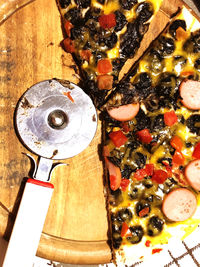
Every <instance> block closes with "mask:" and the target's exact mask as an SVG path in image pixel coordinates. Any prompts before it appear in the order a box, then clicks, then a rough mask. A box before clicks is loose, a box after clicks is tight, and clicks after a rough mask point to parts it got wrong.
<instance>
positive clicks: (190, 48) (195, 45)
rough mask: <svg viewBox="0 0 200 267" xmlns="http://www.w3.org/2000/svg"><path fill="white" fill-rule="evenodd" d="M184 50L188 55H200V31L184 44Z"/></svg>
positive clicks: (192, 34)
mask: <svg viewBox="0 0 200 267" xmlns="http://www.w3.org/2000/svg"><path fill="white" fill-rule="evenodd" d="M183 49H184V50H185V51H186V52H187V53H199V52H200V30H198V31H196V32H194V33H191V36H190V38H189V39H188V40H187V41H186V42H185V43H184V45H183Z"/></svg>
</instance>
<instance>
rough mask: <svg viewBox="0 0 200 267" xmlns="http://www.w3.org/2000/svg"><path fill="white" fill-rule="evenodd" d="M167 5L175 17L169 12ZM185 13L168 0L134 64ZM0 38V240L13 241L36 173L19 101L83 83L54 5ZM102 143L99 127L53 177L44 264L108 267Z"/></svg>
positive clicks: (11, 24)
mask: <svg viewBox="0 0 200 267" xmlns="http://www.w3.org/2000/svg"><path fill="white" fill-rule="evenodd" d="M168 1H170V6H171V7H173V10H172V9H170V10H168V9H167V8H166V7H168V6H169V2H168ZM166 4H167V5H166ZM179 5H180V2H178V1H175V0H166V2H165V5H164V6H163V11H162V12H159V14H158V17H157V19H156V20H155V21H154V24H152V26H151V28H150V32H149V35H148V37H147V38H146V39H145V40H144V42H143V45H142V48H141V50H140V52H139V53H138V55H137V56H136V58H138V57H139V56H140V55H141V53H142V52H143V51H144V49H145V48H146V47H147V46H148V44H149V43H150V42H151V40H152V39H154V36H155V35H157V34H158V32H160V31H161V30H163V28H164V26H165V25H166V23H167V22H168V21H169V16H168V15H166V13H167V14H170V13H173V12H174V11H175V10H177V7H178V6H179ZM158 20H159V22H160V23H158ZM153 25H154V26H153ZM155 25H157V27H155ZM158 26H159V28H158ZM0 33H1V34H0V134H1V139H0V235H1V236H3V237H4V238H5V239H8V238H9V234H10V232H11V229H12V225H13V221H14V217H15V214H16V211H17V207H18V205H19V202H20V199H21V195H22V192H23V186H24V182H23V181H24V180H23V178H24V177H27V176H28V174H29V171H30V169H31V164H30V161H29V159H28V158H27V157H26V156H25V155H23V154H22V152H25V153H30V152H29V151H27V150H26V149H25V147H24V146H23V145H22V144H21V143H20V141H19V140H18V138H17V136H16V133H15V130H14V124H13V120H14V112H15V107H16V104H17V101H18V99H19V98H20V96H21V95H22V94H23V93H24V92H25V91H26V90H27V88H29V87H30V86H32V85H33V84H35V83H37V82H40V81H42V80H46V79H51V78H54V77H56V78H60V79H68V80H70V81H72V82H74V83H78V78H77V75H76V73H75V68H74V66H75V64H74V62H73V60H72V58H71V55H69V54H67V53H65V52H64V51H63V50H62V48H61V46H60V41H61V40H62V39H63V34H62V30H61V20H60V14H59V12H58V8H57V6H56V3H55V0H36V1H34V2H32V3H30V4H29V5H27V6H25V7H23V8H22V9H21V10H19V11H17V12H16V13H15V14H14V15H12V16H11V17H10V18H9V19H8V20H7V21H5V22H4V23H3V24H2V25H1V26H0ZM132 63H133V62H131V63H129V65H127V69H129V67H130V64H132ZM127 69H124V73H126V72H127ZM100 143H101V123H100V121H99V122H98V130H97V133H96V135H95V138H94V139H93V141H92V143H91V144H90V145H89V147H88V148H87V149H86V150H85V151H84V152H82V153H81V154H80V155H78V156H75V157H74V158H72V159H68V160H65V161H63V162H65V163H67V164H68V165H67V166H60V167H58V168H56V169H55V171H54V172H53V176H52V180H51V182H52V183H53V184H54V187H55V191H54V193H53V197H52V200H51V203H50V207H49V211H48V214H47V218H46V221H45V225H44V229H43V233H42V236H41V240H40V244H39V247H38V251H37V255H38V256H41V257H44V258H47V259H50V260H55V261H61V262H66V263H74V264H84V263H85V264H98V263H107V262H110V260H111V252H110V248H109V245H108V243H107V231H108V223H107V213H106V203H105V197H104V187H103V168H102V162H101V160H100V155H99V151H100ZM33 156H34V157H35V158H36V159H37V157H36V156H35V155H33Z"/></svg>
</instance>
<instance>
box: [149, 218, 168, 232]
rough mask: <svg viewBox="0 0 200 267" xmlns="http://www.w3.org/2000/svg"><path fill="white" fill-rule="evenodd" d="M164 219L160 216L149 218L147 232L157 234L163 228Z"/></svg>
mask: <svg viewBox="0 0 200 267" xmlns="http://www.w3.org/2000/svg"><path fill="white" fill-rule="evenodd" d="M163 225H164V221H163V220H162V219H161V218H159V217H158V216H153V217H151V218H150V219H149V222H148V226H147V227H148V230H147V234H148V235H149V236H156V235H158V234H160V232H161V231H162V230H163Z"/></svg>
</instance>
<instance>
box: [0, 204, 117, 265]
mask: <svg viewBox="0 0 200 267" xmlns="http://www.w3.org/2000/svg"><path fill="white" fill-rule="evenodd" d="M0 220H1V225H0V235H1V236H2V237H3V238H4V239H5V240H7V239H8V237H9V235H10V229H11V228H12V224H13V222H14V219H13V216H12V213H9V211H8V210H7V209H5V207H3V206H2V205H0ZM37 256H39V257H41V258H45V259H48V260H52V261H57V262H64V263H71V264H103V263H110V262H111V258H112V257H111V250H110V247H109V245H108V242H107V240H99V241H98V240H97V241H78V240H77V241H76V240H68V239H64V238H58V237H55V236H51V235H48V234H46V233H44V232H43V233H42V235H41V238H40V243H39V246H38V250H37Z"/></svg>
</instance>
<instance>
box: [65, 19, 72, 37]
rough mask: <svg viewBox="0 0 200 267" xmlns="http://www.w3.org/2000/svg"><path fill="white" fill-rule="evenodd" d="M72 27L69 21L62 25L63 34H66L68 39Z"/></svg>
mask: <svg viewBox="0 0 200 267" xmlns="http://www.w3.org/2000/svg"><path fill="white" fill-rule="evenodd" d="M73 27H74V26H73V25H72V24H71V22H70V21H69V20H66V22H65V24H64V28H65V32H66V34H67V36H68V37H71V29H72V28H73Z"/></svg>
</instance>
